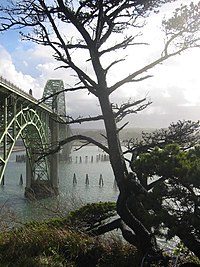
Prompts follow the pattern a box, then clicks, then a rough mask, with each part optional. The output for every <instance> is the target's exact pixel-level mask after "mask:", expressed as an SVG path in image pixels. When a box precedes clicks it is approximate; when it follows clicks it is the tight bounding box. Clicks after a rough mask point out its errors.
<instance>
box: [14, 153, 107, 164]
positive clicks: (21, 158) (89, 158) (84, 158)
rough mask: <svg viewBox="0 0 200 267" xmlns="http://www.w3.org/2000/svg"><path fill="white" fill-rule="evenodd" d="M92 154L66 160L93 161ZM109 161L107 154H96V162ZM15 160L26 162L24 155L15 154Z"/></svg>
mask: <svg viewBox="0 0 200 267" xmlns="http://www.w3.org/2000/svg"><path fill="white" fill-rule="evenodd" d="M94 158H95V157H94V156H93V155H92V156H87V155H85V156H76V157H74V159H73V158H72V156H71V157H69V158H68V162H69V163H72V162H73V161H74V162H75V163H93V162H94ZM104 161H109V155H107V154H98V155H96V163H98V162H104ZM16 162H26V155H25V154H23V155H16Z"/></svg>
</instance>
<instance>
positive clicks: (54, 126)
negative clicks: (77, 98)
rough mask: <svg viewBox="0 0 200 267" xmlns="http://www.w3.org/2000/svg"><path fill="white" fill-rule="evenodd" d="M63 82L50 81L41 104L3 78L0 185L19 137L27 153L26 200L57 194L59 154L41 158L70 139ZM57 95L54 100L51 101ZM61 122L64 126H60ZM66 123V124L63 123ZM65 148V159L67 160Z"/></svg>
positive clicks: (0, 129) (66, 149) (0, 85)
mask: <svg viewBox="0 0 200 267" xmlns="http://www.w3.org/2000/svg"><path fill="white" fill-rule="evenodd" d="M63 89H64V85H63V81H62V80H48V81H47V83H46V86H45V88H44V92H43V97H44V98H46V101H45V102H46V103H45V102H44V103H40V104H39V103H38V100H37V99H35V98H34V97H33V96H32V91H31V90H30V91H29V94H28V93H26V92H24V91H23V90H21V89H19V88H18V87H16V86H15V85H14V84H12V83H10V82H9V81H7V80H6V79H4V78H3V77H0V183H4V179H5V170H6V166H7V163H8V161H9V158H10V155H11V153H12V151H13V148H14V146H15V143H16V141H17V139H18V138H19V137H21V138H22V140H23V143H24V146H25V149H26V155H27V157H26V158H27V160H26V187H25V196H26V197H33V198H35V197H36V198H39V197H46V196H50V195H55V194H58V182H59V178H58V164H59V154H58V153H55V154H53V155H50V156H47V157H43V158H41V155H42V154H44V151H47V150H49V149H53V148H54V147H55V146H57V144H58V141H59V140H60V139H64V138H66V137H67V136H68V135H69V132H70V130H69V127H68V126H67V125H66V124H65V122H66V105H65V96H64V92H62V93H60V94H55V93H57V92H59V91H62V90H63ZM52 94H55V95H54V97H50V98H48V96H51V95H52ZM59 121H62V123H59ZM63 122H64V123H63ZM68 152H69V147H67V146H66V147H65V148H64V151H63V157H67V154H68Z"/></svg>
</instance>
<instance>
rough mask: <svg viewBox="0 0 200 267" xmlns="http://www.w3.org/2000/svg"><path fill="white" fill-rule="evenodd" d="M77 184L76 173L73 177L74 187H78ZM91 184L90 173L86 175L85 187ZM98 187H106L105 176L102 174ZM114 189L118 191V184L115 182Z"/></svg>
mask: <svg viewBox="0 0 200 267" xmlns="http://www.w3.org/2000/svg"><path fill="white" fill-rule="evenodd" d="M76 184H77V177H76V174H75V173H74V175H73V185H76ZM89 184H90V180H89V175H88V173H86V176H85V185H89ZM98 185H99V186H100V187H103V186H104V180H103V175H102V174H100V177H99V181H98ZM113 188H115V189H117V183H116V181H115V180H114V184H113Z"/></svg>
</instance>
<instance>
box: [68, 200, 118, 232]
mask: <svg viewBox="0 0 200 267" xmlns="http://www.w3.org/2000/svg"><path fill="white" fill-rule="evenodd" d="M115 215H116V203H113V202H99V203H92V204H87V205H85V206H83V207H82V208H80V209H77V210H75V211H72V212H70V214H69V216H68V219H69V220H70V222H71V223H72V224H73V225H77V226H78V227H80V226H81V225H82V226H83V227H86V228H89V229H91V228H94V227H97V226H99V225H101V224H102V223H103V222H105V220H108V219H110V218H111V217H113V216H115Z"/></svg>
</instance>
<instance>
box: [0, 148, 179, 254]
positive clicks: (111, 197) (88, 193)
mask: <svg viewBox="0 0 200 267" xmlns="http://www.w3.org/2000/svg"><path fill="white" fill-rule="evenodd" d="M24 153H25V152H24V151H23V152H14V153H12V155H11V157H10V161H9V163H8V166H7V169H6V173H5V185H4V186H0V227H1V218H4V219H6V221H7V222H8V223H9V225H14V226H16V225H19V223H18V222H20V223H23V222H27V221H31V220H41V219H45V218H49V217H54V216H57V215H59V214H64V213H66V212H67V211H68V210H69V209H74V208H77V207H78V206H80V205H82V204H85V203H92V202H98V201H116V200H117V197H118V190H117V189H116V187H115V186H114V176H113V173H112V169H111V166H110V163H109V161H101V160H99V161H96V157H97V155H100V157H102V155H104V153H103V152H102V151H101V150H99V149H98V148H97V147H95V146H87V147H84V148H82V149H81V150H79V151H74V150H73V149H72V152H71V157H72V162H71V163H67V162H64V161H62V162H60V166H59V192H60V195H59V196H58V197H54V198H48V199H43V200H39V201H29V200H28V199H26V198H25V197H24V187H25V177H26V175H25V173H26V166H25V163H17V162H16V155H19V154H24ZM86 156H87V162H86V158H85V157H86ZM92 156H93V162H91V158H92ZM80 157H81V159H82V162H81V163H80ZM74 173H75V174H76V180H77V184H73V176H74ZM21 174H22V176H23V180H24V185H19V182H20V176H21ZM86 174H88V178H89V185H86V184H85V180H86ZM100 175H102V177H103V181H104V185H103V186H102V187H100V186H99V178H100ZM16 222H17V223H16ZM158 242H159V244H160V245H161V247H164V248H165V250H168V251H171V250H173V248H174V247H175V245H176V244H177V241H176V240H175V241H173V242H172V241H171V242H169V243H166V240H164V239H158Z"/></svg>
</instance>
